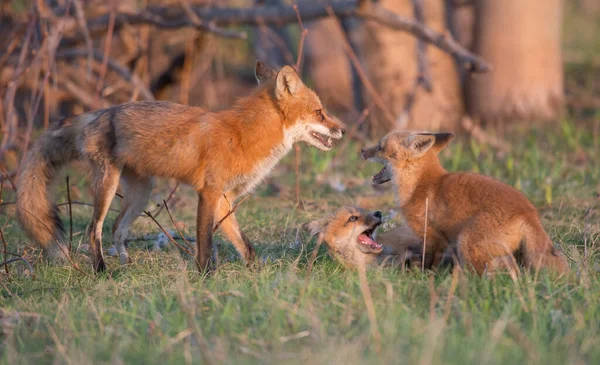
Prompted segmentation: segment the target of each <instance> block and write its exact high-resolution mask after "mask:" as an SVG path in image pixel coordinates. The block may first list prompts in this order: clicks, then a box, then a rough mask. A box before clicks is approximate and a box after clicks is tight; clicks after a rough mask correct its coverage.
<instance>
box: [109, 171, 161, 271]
mask: <svg viewBox="0 0 600 365" xmlns="http://www.w3.org/2000/svg"><path fill="white" fill-rule="evenodd" d="M153 185H154V182H153V179H152V178H147V177H142V176H139V175H138V174H136V173H135V172H133V171H131V170H129V169H127V168H125V169H123V171H122V172H121V188H122V191H123V204H122V205H121V212H120V213H119V216H118V217H117V219H116V220H115V223H114V225H113V241H114V243H115V247H116V249H117V253H118V255H119V260H120V261H121V264H126V263H128V262H131V259H130V258H129V255H128V254H127V244H126V240H127V236H128V235H129V227H130V226H131V224H132V223H133V222H134V221H135V220H136V219H137V217H138V216H139V215H140V214H141V213H142V211H143V210H144V208H145V207H146V205H147V204H148V199H149V197H150V193H151V192H152V187H153Z"/></svg>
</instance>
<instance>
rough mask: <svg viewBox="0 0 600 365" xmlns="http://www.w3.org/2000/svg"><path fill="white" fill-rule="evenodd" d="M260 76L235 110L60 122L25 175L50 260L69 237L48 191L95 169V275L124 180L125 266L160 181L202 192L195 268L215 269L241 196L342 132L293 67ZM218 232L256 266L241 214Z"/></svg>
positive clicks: (155, 107)
mask: <svg viewBox="0 0 600 365" xmlns="http://www.w3.org/2000/svg"><path fill="white" fill-rule="evenodd" d="M255 73H256V78H257V80H258V82H259V87H258V88H257V90H256V91H255V92H254V93H252V94H251V95H250V96H248V97H246V98H242V99H240V100H239V101H238V102H237V103H236V104H235V105H234V106H233V107H232V108H231V109H228V110H223V111H220V112H209V111H206V110H204V109H201V108H197V107H191V106H186V105H179V104H175V103H170V102H163V101H155V102H136V103H130V104H123V105H117V106H114V107H111V108H108V109H102V110H97V111H93V112H89V113H85V114H81V115H79V116H75V117H71V118H67V119H64V120H62V121H60V122H58V123H56V124H53V125H52V126H51V127H50V129H49V130H48V131H46V132H45V133H44V134H43V135H42V136H41V137H40V139H39V140H38V141H37V142H36V144H35V145H34V146H33V148H32V150H31V151H30V152H29V154H28V157H27V160H26V162H25V164H24V166H23V169H22V171H21V174H20V177H19V184H18V188H17V214H18V217H19V220H20V222H21V226H22V227H23V228H24V229H25V231H26V232H27V233H28V234H29V235H30V236H31V237H32V238H33V239H35V241H37V243H38V244H40V245H41V246H42V248H43V249H44V251H45V252H46V254H48V255H49V256H51V257H55V258H59V259H64V258H65V255H66V254H67V251H66V249H65V247H64V245H63V243H64V239H63V236H64V234H63V233H64V230H63V228H62V223H61V220H60V218H59V216H58V213H57V209H56V206H55V205H54V204H53V203H52V202H51V201H50V199H49V198H50V196H49V195H50V194H49V189H50V186H51V183H52V181H53V180H55V177H56V175H57V173H58V172H59V171H60V169H61V168H62V167H63V166H65V165H67V164H68V163H70V162H71V161H74V160H77V159H79V160H84V161H87V162H89V164H90V166H91V170H92V176H93V182H92V184H93V188H94V193H95V196H94V214H93V218H92V222H91V224H90V225H89V227H88V230H87V237H88V239H89V243H90V248H91V255H92V265H93V268H94V270H96V271H102V270H104V269H105V264H104V258H103V253H102V225H103V222H104V219H105V217H106V213H107V212H108V209H109V206H110V203H111V201H112V199H113V196H114V195H115V192H116V190H117V186H118V185H119V181H121V184H122V189H123V196H124V199H123V204H122V208H121V212H120V214H119V216H118V217H117V219H116V221H115V225H114V227H113V234H114V242H115V245H116V247H117V251H118V253H119V256H120V258H121V262H127V261H128V259H129V258H128V255H127V248H126V245H125V242H126V238H127V233H128V229H129V226H130V225H131V223H132V222H133V221H134V220H135V219H136V218H137V217H138V216H139V215H140V213H141V212H142V211H143V209H144V208H145V206H146V204H147V202H148V198H149V195H150V193H151V190H152V185H153V177H154V176H160V177H168V178H175V179H177V180H179V181H181V182H183V183H186V184H189V185H190V186H192V187H193V188H194V189H195V190H196V191H197V193H198V215H197V228H196V229H197V251H196V262H197V265H198V268H199V269H200V270H205V269H207V268H209V261H210V258H211V256H212V240H213V229H214V227H215V224H216V222H218V221H219V220H220V219H222V218H224V217H225V216H226V215H227V213H228V212H229V209H230V208H231V205H230V204H233V203H234V201H235V199H236V198H237V197H239V196H240V195H244V194H248V193H249V192H251V191H252V190H253V189H255V187H256V186H257V184H259V183H260V182H261V181H262V180H263V179H264V178H265V177H266V176H267V175H268V174H269V173H270V171H271V170H272V169H273V167H274V166H275V165H276V164H277V162H279V160H280V159H281V158H282V157H283V156H284V155H285V154H286V153H288V152H289V151H290V149H291V148H292V145H293V144H294V143H296V142H300V141H304V142H306V143H308V144H310V145H312V146H315V147H317V148H319V149H321V150H323V151H328V150H330V149H331V148H332V145H333V140H337V139H340V138H341V137H342V135H343V134H344V129H343V126H342V125H341V124H340V123H338V122H337V121H336V120H334V119H332V118H330V117H329V116H328V115H327V113H326V112H325V110H324V108H323V105H321V101H320V100H319V97H318V96H317V95H316V94H315V93H314V92H313V91H312V90H311V89H309V88H308V87H306V86H305V85H304V84H303V83H302V81H301V80H300V77H299V76H298V74H296V72H295V71H294V69H293V68H292V67H290V66H285V67H283V68H282V69H281V70H279V72H276V71H274V70H272V69H270V68H269V67H267V66H266V65H264V64H262V63H260V62H258V63H257V65H256V69H255ZM220 228H221V229H222V230H223V232H224V233H225V235H226V236H227V237H228V238H229V239H230V240H231V242H232V243H233V245H234V246H235V248H236V249H237V250H238V252H239V253H240V254H241V256H242V257H243V258H244V259H245V260H246V261H247V262H250V261H252V260H254V258H255V253H254V248H253V246H252V244H251V243H250V241H249V240H248V238H247V237H246V235H244V233H243V232H242V231H241V230H240V228H239V226H238V223H237V221H236V219H235V216H234V215H233V214H231V215H229V216H228V217H227V219H225V220H224V221H223V222H222V224H221V226H220Z"/></svg>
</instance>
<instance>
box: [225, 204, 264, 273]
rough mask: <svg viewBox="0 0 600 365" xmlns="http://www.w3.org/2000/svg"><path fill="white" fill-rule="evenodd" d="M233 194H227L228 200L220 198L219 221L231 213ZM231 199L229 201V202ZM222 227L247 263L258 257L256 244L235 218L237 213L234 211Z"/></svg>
mask: <svg viewBox="0 0 600 365" xmlns="http://www.w3.org/2000/svg"><path fill="white" fill-rule="evenodd" d="M233 199H234V197H233V196H231V197H230V196H227V200H225V198H221V199H220V200H219V206H218V208H217V214H216V217H215V218H216V219H217V222H218V221H219V220H221V219H223V218H224V217H225V216H226V215H227V213H229V210H230V209H233V206H231V205H230V204H229V203H231V204H233ZM227 201H229V203H228V202H227ZM220 229H221V230H222V231H223V233H224V234H225V236H227V238H229V240H230V241H231V243H232V244H233V246H234V247H235V249H236V250H237V251H238V252H239V253H240V255H241V256H242V258H243V259H244V261H245V262H246V264H247V265H250V264H251V263H252V262H253V261H254V260H255V258H256V251H255V250H254V246H252V243H251V242H250V240H249V239H248V237H246V235H245V234H244V232H242V230H241V229H240V226H239V224H238V222H237V219H236V218H235V213H232V214H230V215H229V217H227V219H225V220H224V221H223V222H222V223H221V226H220Z"/></svg>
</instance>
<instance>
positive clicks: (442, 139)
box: [433, 133, 454, 152]
mask: <svg viewBox="0 0 600 365" xmlns="http://www.w3.org/2000/svg"><path fill="white" fill-rule="evenodd" d="M434 136H435V143H434V144H433V148H434V149H435V151H436V152H440V151H441V150H443V149H444V148H446V146H447V145H448V143H450V141H452V140H453V139H454V134H452V133H435V134H434Z"/></svg>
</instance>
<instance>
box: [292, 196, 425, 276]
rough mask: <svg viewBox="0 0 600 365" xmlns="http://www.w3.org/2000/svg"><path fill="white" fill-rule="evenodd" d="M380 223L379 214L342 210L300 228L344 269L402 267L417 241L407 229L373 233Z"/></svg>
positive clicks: (358, 209)
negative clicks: (342, 265) (313, 237)
mask: <svg viewBox="0 0 600 365" xmlns="http://www.w3.org/2000/svg"><path fill="white" fill-rule="evenodd" d="M381 223H382V215H381V212H380V211H376V212H368V211H366V210H365V209H362V208H358V207H344V208H341V209H339V210H337V211H336V212H335V213H333V214H330V215H328V216H325V217H323V218H320V219H317V220H314V221H312V222H309V223H306V224H304V225H303V228H304V229H306V230H307V231H308V232H309V233H310V235H311V236H312V235H319V236H320V237H319V239H321V240H323V242H325V244H326V245H327V247H328V249H329V253H330V254H331V256H333V257H334V258H335V259H337V260H338V261H339V262H341V263H342V264H344V265H345V266H347V267H352V268H358V267H378V266H403V265H404V264H405V262H407V260H410V259H412V258H413V257H414V255H413V251H411V247H412V248H415V249H418V245H419V244H418V239H415V238H414V236H413V234H412V231H411V230H410V229H408V228H407V227H398V228H395V229H393V230H391V231H388V232H385V233H381V234H376V231H377V228H378V227H379V226H380V225H381Z"/></svg>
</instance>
